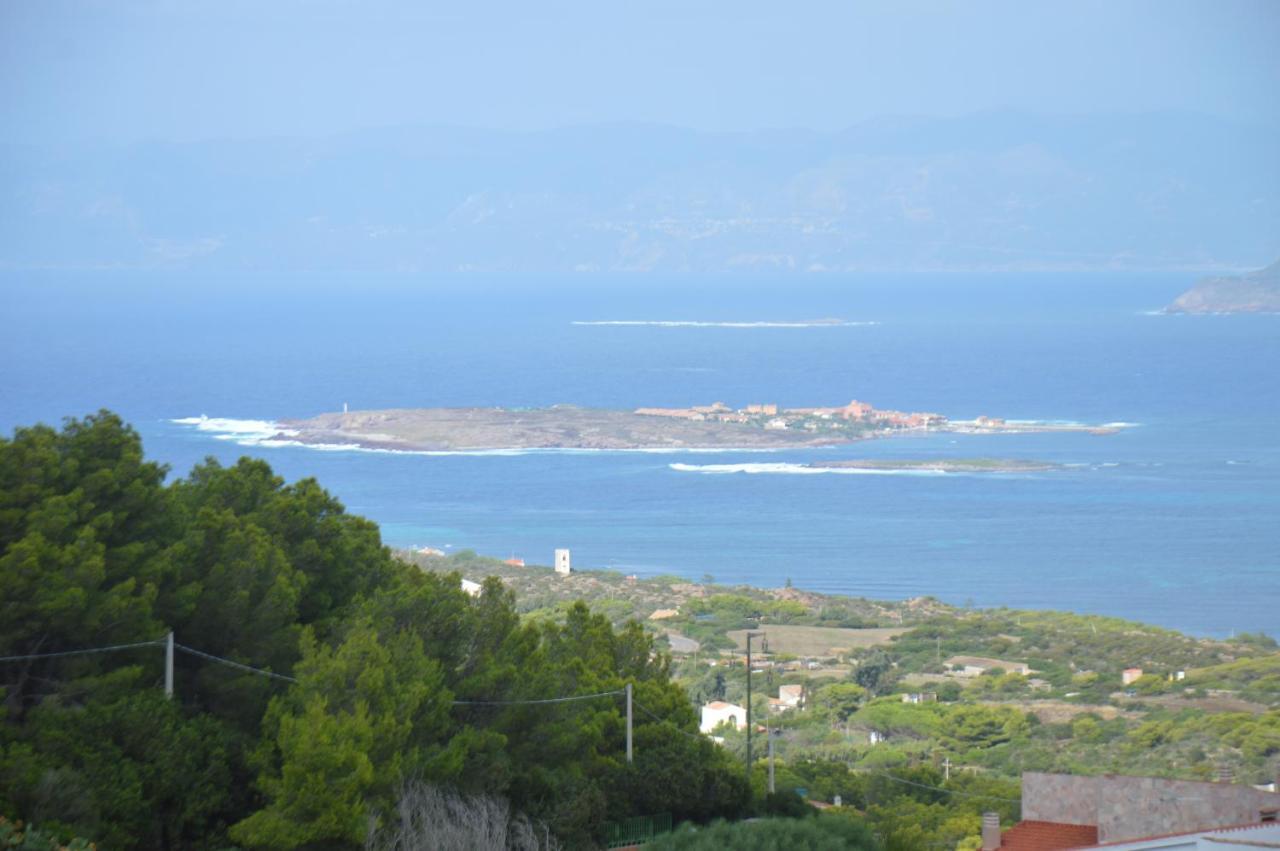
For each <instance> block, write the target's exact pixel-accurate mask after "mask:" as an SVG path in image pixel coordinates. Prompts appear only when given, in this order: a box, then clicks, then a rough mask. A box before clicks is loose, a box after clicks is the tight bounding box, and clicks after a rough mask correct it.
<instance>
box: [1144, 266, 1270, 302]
mask: <svg viewBox="0 0 1280 851" xmlns="http://www.w3.org/2000/svg"><path fill="white" fill-rule="evenodd" d="M1164 312H1165V313H1280V262H1277V263H1272V264H1271V265H1270V266H1268V267H1267V268H1265V269H1259V270H1258V271H1256V272H1250V273H1249V274H1247V275H1237V276H1233V277H1219V278H1204V279H1203V280H1200V281H1197V282H1196V285H1195V286H1194V287H1192V288H1191V289H1189V290H1187V291H1186V292H1185V293H1183V294H1182V295H1180V296H1178V298H1177V299H1175V300H1174V302H1173V304H1171V305H1169V306H1168V307H1166V308H1165V309H1164Z"/></svg>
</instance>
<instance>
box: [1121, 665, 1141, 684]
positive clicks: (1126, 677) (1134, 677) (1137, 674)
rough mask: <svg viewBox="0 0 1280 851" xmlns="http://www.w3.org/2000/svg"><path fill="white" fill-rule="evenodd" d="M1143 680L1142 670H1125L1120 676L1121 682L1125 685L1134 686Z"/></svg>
mask: <svg viewBox="0 0 1280 851" xmlns="http://www.w3.org/2000/svg"><path fill="white" fill-rule="evenodd" d="M1140 679H1142V669H1141V668H1125V669H1124V671H1123V672H1122V673H1121V674H1120V682H1121V683H1123V684H1124V685H1132V684H1133V683H1136V682H1137V681H1138V680H1140Z"/></svg>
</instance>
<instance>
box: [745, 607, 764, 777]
mask: <svg viewBox="0 0 1280 851" xmlns="http://www.w3.org/2000/svg"><path fill="white" fill-rule="evenodd" d="M762 634H763V633H759V632H750V631H748V632H747V785H748V786H750V785H751V727H752V724H751V639H753V638H755V637H757V636H759V635H762Z"/></svg>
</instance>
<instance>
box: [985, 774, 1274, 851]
mask: <svg viewBox="0 0 1280 851" xmlns="http://www.w3.org/2000/svg"><path fill="white" fill-rule="evenodd" d="M1277 813H1280V793H1276V792H1269V791H1263V790H1260V789H1255V788H1254V787H1252V786H1246V785H1242V784H1238V783H1206V782H1201V781H1194V780H1166V779H1164V778H1161V777H1126V776H1122V775H1114V774H1106V775H1101V776H1096V777H1085V776H1079V775H1074V774H1042V773H1039V772H1026V773H1024V774H1023V775H1022V821H1020V822H1019V823H1018V824H1016V825H1014V827H1012V828H1010V829H1009V830H1007V831H1005V832H1004V833H1003V835H1002V834H1000V832H999V829H998V824H997V828H996V829H995V830H991V829H990V825H986V824H984V830H983V849H984V851H995V849H1001V851H1053V849H1065V848H1093V847H1095V846H1101V845H1106V846H1107V847H1108V848H1117V847H1119V846H1118V845H1117V843H1123V847H1124V848H1125V849H1132V850H1133V851H1145V849H1151V851H1155V849H1168V850H1169V851H1174V849H1179V851H1181V849H1198V848H1201V847H1208V846H1204V845H1202V844H1199V843H1200V841H1201V839H1205V837H1204V836H1201V834H1207V833H1211V832H1214V831H1221V830H1225V829H1231V830H1235V829H1237V828H1238V829H1241V830H1243V829H1245V828H1247V827H1252V826H1259V827H1260V828H1263V829H1266V828H1269V827H1270V826H1271V825H1274V824H1275V819H1276V818H1277ZM1205 841H1206V842H1207V841H1210V840H1208V839H1205ZM1262 847H1275V846H1270V845H1265V846H1262Z"/></svg>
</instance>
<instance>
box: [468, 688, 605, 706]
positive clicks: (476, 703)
mask: <svg viewBox="0 0 1280 851" xmlns="http://www.w3.org/2000/svg"><path fill="white" fill-rule="evenodd" d="M619 694H626V692H624V691H622V690H621V689H619V690H618V691H602V692H599V693H597V694H575V695H571V696H569V697H544V698H539V699H536V700H455V701H453V705H454V706H528V705H531V704H538V703H568V702H569V701H571V700H591V699H592V698H596V697H613V696H615V695H619Z"/></svg>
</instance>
